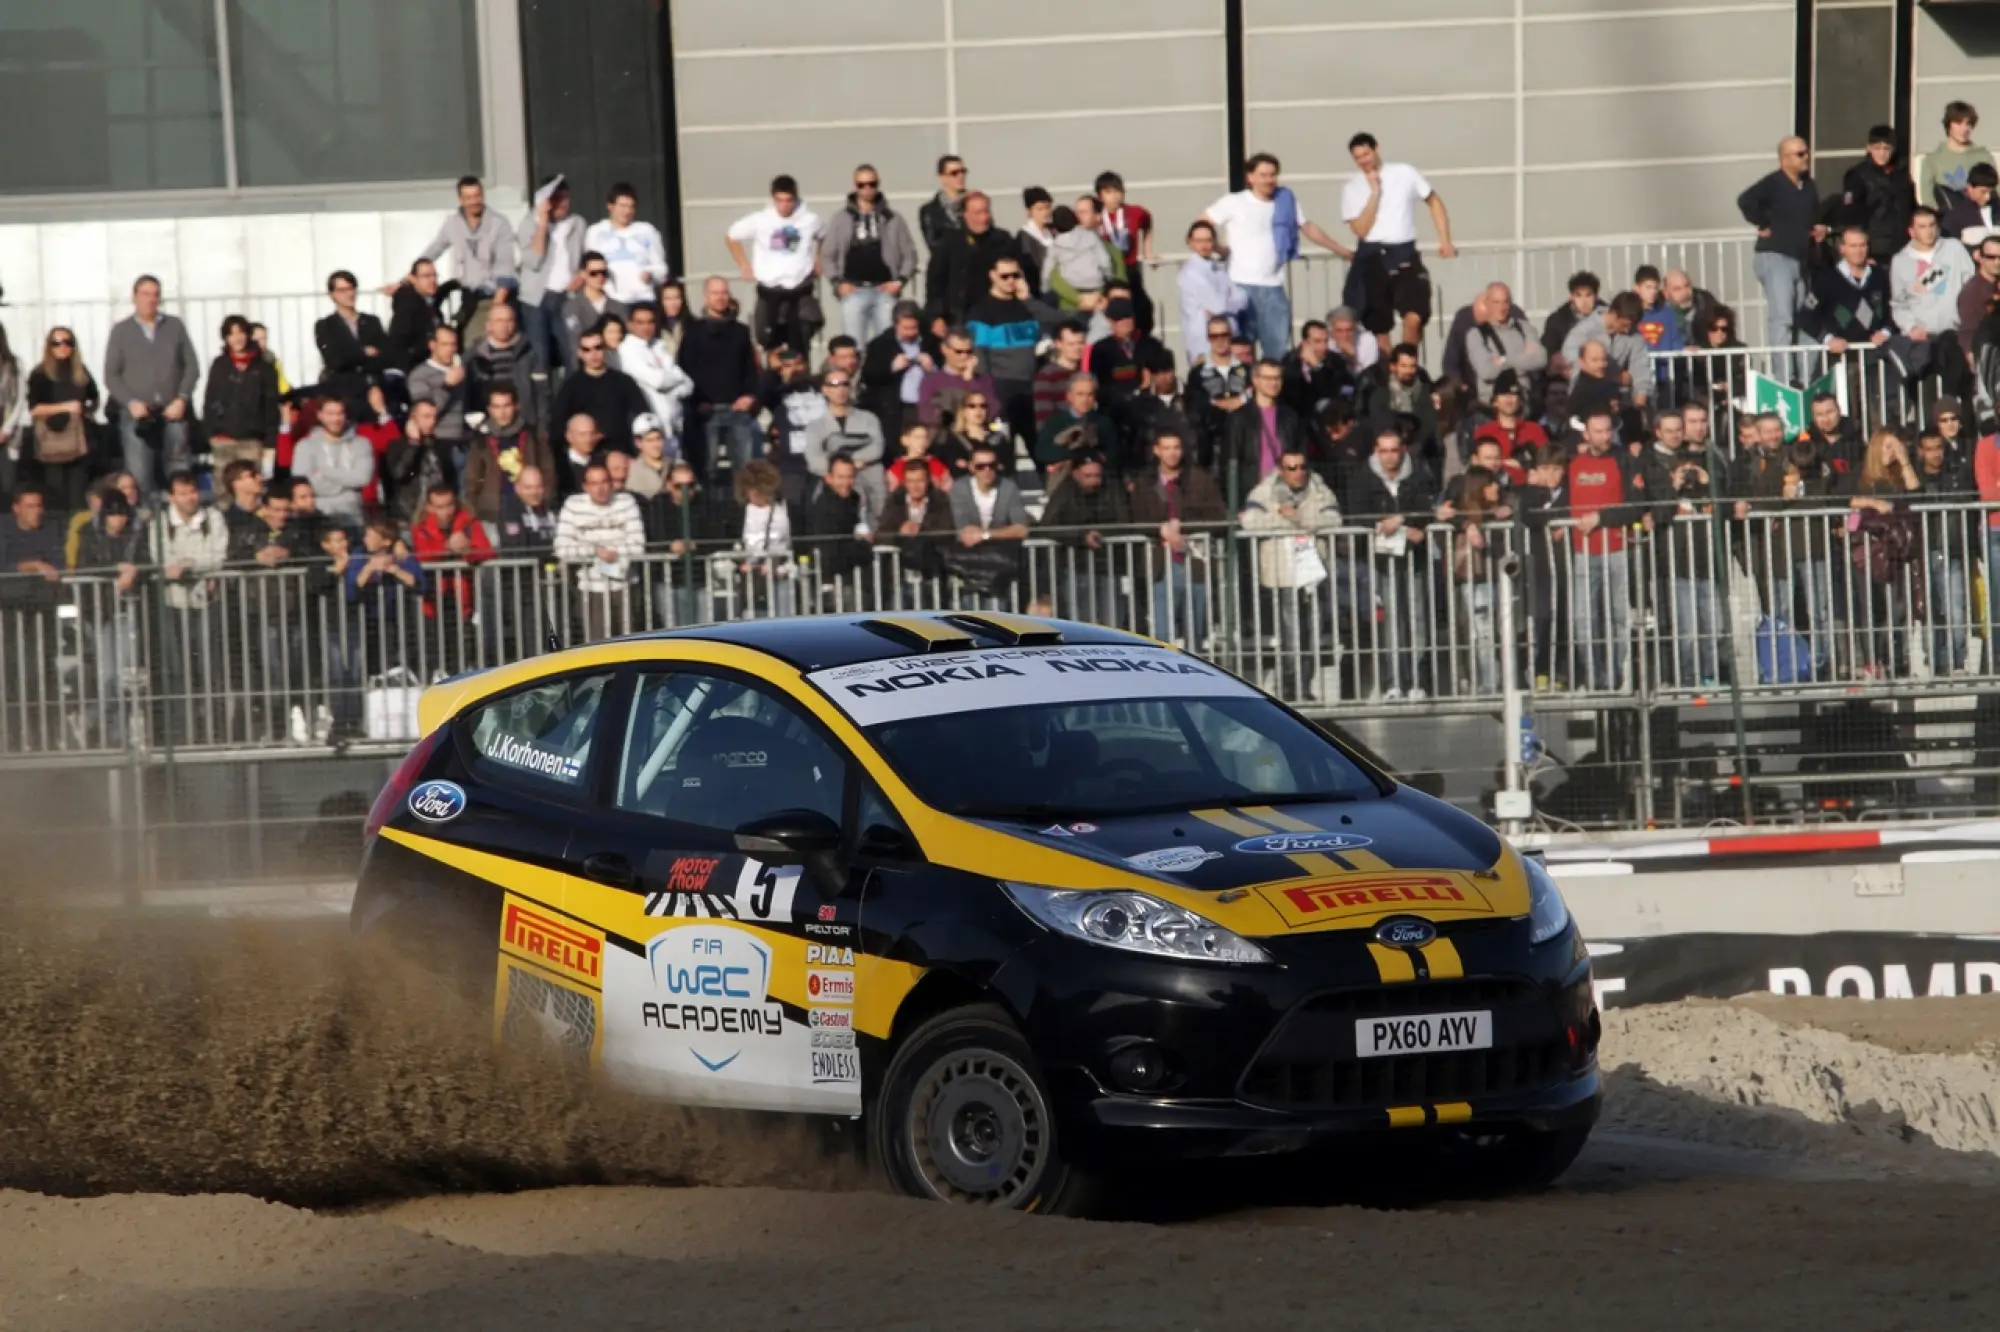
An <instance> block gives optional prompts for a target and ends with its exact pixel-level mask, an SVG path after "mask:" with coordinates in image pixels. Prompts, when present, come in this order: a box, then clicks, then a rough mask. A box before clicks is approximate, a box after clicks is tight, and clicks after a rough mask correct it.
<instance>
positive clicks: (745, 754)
mask: <svg viewBox="0 0 2000 1332" xmlns="http://www.w3.org/2000/svg"><path fill="white" fill-rule="evenodd" d="M846 781H847V762H846V758H845V756H844V755H843V754H842V753H841V751H840V750H839V749H837V748H836V747H835V746H834V745H833V744H832V743H831V742H830V741H829V740H827V739H826V737H825V736H824V735H822V734H821V733H820V731H819V730H818V729H816V728H815V727H814V726H812V725H811V723H809V722H808V721H807V720H806V719H805V717H804V716H802V715H801V714H800V713H799V712H797V711H795V710H794V709H793V708H792V707H791V706H790V705H788V704H787V703H785V702H784V701H783V700H782V699H781V698H780V697H779V696H778V695H777V694H776V693H775V692H773V691H771V690H768V689H765V688H763V687H761V686H758V685H754V684H750V683H748V682H746V681H742V680H737V679H734V678H732V677H729V676H721V675H707V674H702V673H699V672H692V671H673V672H660V673H657V674H647V675H642V676H640V677H639V687H638V689H637V690H636V691H635V692H634V694H633V697H632V714H631V718H630V720H629V721H628V722H627V724H626V736H625V757H624V762H623V764H622V765H621V766H620V770H619V778H618V796H617V800H618V806H619V808H621V809H624V810H627V811H629V812H632V813H635V814H651V815H655V816H657V817H660V818H666V819H672V820H674V821H675V822H677V823H690V824H695V825H698V826H700V827H704V828H715V829H720V830H722V831H725V832H733V831H735V830H736V829H737V828H740V827H742V826H743V825H744V824H746V823H749V822H751V821H752V820H754V819H759V818H762V817H763V816H765V815H767V814H775V813H777V812H778V811H780V810H788V809H810V810H816V811H818V812H819V813H822V814H824V815H826V816H827V817H828V818H830V819H832V820H834V821H835V822H836V823H838V822H840V821H841V812H842V808H843V800H844V798H845V790H846Z"/></svg>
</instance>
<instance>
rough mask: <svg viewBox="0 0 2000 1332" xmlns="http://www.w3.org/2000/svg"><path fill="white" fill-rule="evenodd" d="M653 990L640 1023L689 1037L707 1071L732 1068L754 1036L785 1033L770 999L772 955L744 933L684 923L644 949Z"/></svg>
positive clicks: (776, 1006) (690, 1050) (690, 1049)
mask: <svg viewBox="0 0 2000 1332" xmlns="http://www.w3.org/2000/svg"><path fill="white" fill-rule="evenodd" d="M646 961H647V963H648V965H649V966H650V967H651V968H652V972H653V989H654V991H655V993H656V994H658V995H659V996H660V997H659V998H658V999H649V1000H645V1001H643V1002H642V1003H641V1004H640V1005H639V1025H640V1026H641V1027H643V1028H650V1029H653V1030H657V1031H663V1032H675V1033H678V1034H680V1035H682V1036H684V1037H687V1038H688V1044H687V1050H688V1053H689V1054H691V1055H693V1056H694V1058H695V1061H696V1062H697V1063H699V1064H700V1065H701V1066H702V1067H703V1068H705V1069H707V1070H708V1071H709V1072H711V1073H719V1072H721V1071H722V1070H723V1069H725V1068H728V1067H729V1066H730V1065H731V1064H733V1063H735V1062H736V1060H737V1059H738V1058H740V1057H741V1056H742V1054H743V1051H744V1050H745V1049H747V1048H748V1043H749V1041H750V1040H752V1039H760V1038H777V1037H779V1036H781V1035H783V1033H784V1021H785V1010H784V1008H783V1006H782V1005H780V1004H778V1003H776V1002H775V1001H773V1000H772V999H771V998H770V997H769V987H770V983H771V950H770V949H768V948H766V947H765V946H764V945H763V944H761V943H759V942H758V941H757V940H756V939H755V938H754V937H752V936H751V935H749V934H747V933H745V932H744V931H742V930H735V929H729V928H727V927H724V926H703V925H684V926H682V927H681V928H679V929H675V930H668V931H667V932H666V933H665V934H662V935H659V936H658V937H656V938H654V939H653V940H652V942H650V943H648V944H647V945H646Z"/></svg>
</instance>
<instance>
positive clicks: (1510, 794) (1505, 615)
mask: <svg viewBox="0 0 2000 1332" xmlns="http://www.w3.org/2000/svg"><path fill="white" fill-rule="evenodd" d="M1520 559H1521V557H1520V555H1519V554H1518V553H1516V552H1514V551H1512V550H1509V551H1508V552H1507V554H1506V555H1504V556H1502V557H1501V558H1500V561H1499V564H1500V586H1499V587H1498V588H1497V589H1496V599H1497V600H1498V601H1499V603H1500V604H1499V606H1498V608H1497V609H1498V611H1499V615H1500V625H1499V630H1500V731H1501V735H1500V758H1501V765H1500V772H1501V783H1500V795H1499V798H1498V799H1497V800H1495V802H1494V813H1495V814H1496V815H1497V816H1498V817H1499V820H1500V828H1501V831H1502V832H1504V833H1505V834H1506V835H1507V836H1509V837H1519V836H1520V835H1521V833H1522V832H1523V830H1524V829H1525V827H1526V822H1527V819H1528V816H1529V814H1530V813H1531V812H1532V811H1533V809H1534V803H1533V802H1534V796H1533V793H1532V792H1530V791H1529V790H1528V788H1527V784H1526V783H1525V782H1524V781H1523V780H1522V763H1521V724H1522V720H1523V718H1524V717H1525V715H1526V694H1525V693H1524V692H1523V691H1522V689H1521V662H1520V657H1519V654H1518V653H1517V652H1516V651H1515V649H1516V647H1517V646H1518V644H1517V643H1516V641H1515V637H1514V574H1515V571H1516V570H1517V568H1518V567H1519V564H1520Z"/></svg>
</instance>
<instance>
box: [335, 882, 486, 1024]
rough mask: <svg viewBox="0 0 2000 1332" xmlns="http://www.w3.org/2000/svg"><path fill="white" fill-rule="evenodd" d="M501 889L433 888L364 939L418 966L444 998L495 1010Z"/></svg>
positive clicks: (389, 916) (395, 911)
mask: <svg viewBox="0 0 2000 1332" xmlns="http://www.w3.org/2000/svg"><path fill="white" fill-rule="evenodd" d="M498 906H499V897H498V894H497V893H496V894H491V895H483V896H475V895H473V894H470V893H465V892H447V891H439V890H430V891H426V892H422V893H419V894H417V895H415V896H414V897H413V898H412V899H411V900H409V901H405V902H403V903H401V904H400V905H398V906H397V907H395V908H394V909H393V910H391V911H390V912H389V913H388V914H387V915H385V916H384V917H383V918H382V919H381V920H380V921H378V922H377V923H376V924H375V925H374V926H373V927H372V928H370V929H369V930H368V931H367V933H365V934H364V935H363V936H362V939H363V941H364V943H365V944H367V945H369V946H373V947H377V948H381V949H385V950H388V951H390V952H391V953H393V954H394V956H395V958H396V960H397V961H398V962H399V963H400V964H401V965H404V966H409V967H413V968H415V969H416V970H417V971H418V972H420V973H421V974H422V975H423V976H424V977H425V978H427V980H428V981H429V983H430V984H431V985H433V986H434V987H435V988H436V989H437V990H438V991H439V992H440V996H439V997H440V998H441V999H442V1000H444V1001H446V1002H450V1003H453V1004H454V1005H456V1006H461V1007H463V1008H464V1009H465V1010H466V1011H467V1012H469V1013H491V1012H492V1009H493V990H494V979H495V974H496V965H497V963H498V960H499V946H498V942H497V941H498V939H499V937H500V921H499V910H498Z"/></svg>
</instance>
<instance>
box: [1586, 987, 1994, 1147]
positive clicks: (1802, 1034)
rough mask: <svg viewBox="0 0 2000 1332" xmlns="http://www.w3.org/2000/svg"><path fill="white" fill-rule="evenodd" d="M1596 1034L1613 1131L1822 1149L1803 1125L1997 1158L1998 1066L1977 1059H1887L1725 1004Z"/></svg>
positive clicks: (1643, 1018)
mask: <svg viewBox="0 0 2000 1332" xmlns="http://www.w3.org/2000/svg"><path fill="white" fill-rule="evenodd" d="M1854 1002H1857V1003H1858V1002H1859V1001H1854ZM1897 1002H1902V1001H1883V1004H1886V1005H1887V1006H1890V1007H1894V1006H1895V1003H1897ZM1910 1002H1915V1001H1910ZM1944 1002H1963V1001H1944ZM1883 1004H1878V1005H1875V1006H1877V1007H1879V1006H1883ZM1779 1011H1782V1010H1779ZM1604 1027H1605V1031H1604V1050H1603V1055H1602V1057H1603V1063H1604V1066H1605V1068H1607V1069H1613V1070H1621V1072H1620V1073H1619V1075H1618V1076H1617V1077H1616V1078H1615V1080H1614V1085H1613V1090H1612V1094H1611V1096H1610V1097H1609V1098H1608V1100H1607V1103H1606V1119H1607V1122H1608V1123H1610V1124H1612V1125H1615V1126H1617V1127H1622V1128H1628V1129H1638V1130H1642V1131H1647V1132H1654V1133H1660V1134H1665V1135H1670V1136H1673V1137H1678V1138H1686V1139H1692V1140H1695V1141H1720V1140H1728V1141H1735V1142H1739V1143H1744V1144H1745V1145H1756V1146H1766V1147H1774V1148H1780V1149H1782V1148H1786V1147H1795V1148H1797V1149H1800V1150H1807V1149H1810V1148H1812V1147H1813V1146H1815V1145H1821V1144H1823V1142H1824V1135H1823V1133H1821V1132H1814V1131H1812V1130H1810V1129H1808V1128H1807V1126H1806V1125H1805V1124H1802V1123H1801V1122H1800V1121H1801V1120H1804V1121H1809V1122H1810V1124H1812V1125H1839V1126H1843V1127H1846V1128H1849V1129H1852V1130H1853V1131H1854V1132H1855V1133H1856V1134H1857V1135H1860V1136H1862V1137H1865V1138H1873V1139H1879V1140H1888V1141H1912V1140H1917V1139H1922V1140H1926V1141H1929V1142H1932V1143H1935V1144H1936V1145H1937V1146H1940V1147H1946V1148H1950V1149H1952V1150H1954V1151H1961V1152H1987V1153H2000V1062H1996V1061H1995V1060H1994V1059H1993V1058H1992V1057H1990V1056H1989V1055H1988V1054H1986V1053H1931V1052H1914V1053H1906V1052H1899V1051H1896V1050H1892V1049H1887V1048H1884V1047H1883V1046H1880V1045H1874V1044H1869V1043H1865V1042H1862V1041H1857V1040H1854V1039H1852V1038H1850V1037H1848V1036H1845V1035H1842V1034H1839V1033H1837V1032H1833V1031H1826V1030H1821V1029H1819V1028H1815V1027H1802V1026H1790V1025H1785V1024H1783V1023H1781V1022H1778V1021H1775V1020H1773V1019H1772V1018H1771V1017H1769V1016H1766V1015H1765V1014H1764V1013H1762V1012H1757V1011H1753V1010H1751V1009H1749V1008H1746V1007H1741V1006H1737V1005H1733V1004H1715V1003H1688V1004H1669V1005H1661V1006H1658V1007H1651V1008H1635V1009H1626V1010H1613V1011H1612V1012H1609V1013H1607V1014H1605V1021H1604ZM1988 1048H1989V1049H1990V1047H1988ZM1668 1089H1674V1092H1678V1093H1692V1094H1693V1095H1692V1096H1689V1095H1686V1094H1674V1093H1673V1092H1669V1091H1668ZM1725 1108H1726V1112H1725ZM1745 1111H1748V1112H1751V1113H1749V1114H1748V1115H1746V1114H1744V1113H1743V1112H1745ZM1758 1112H1763V1113H1758Z"/></svg>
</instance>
